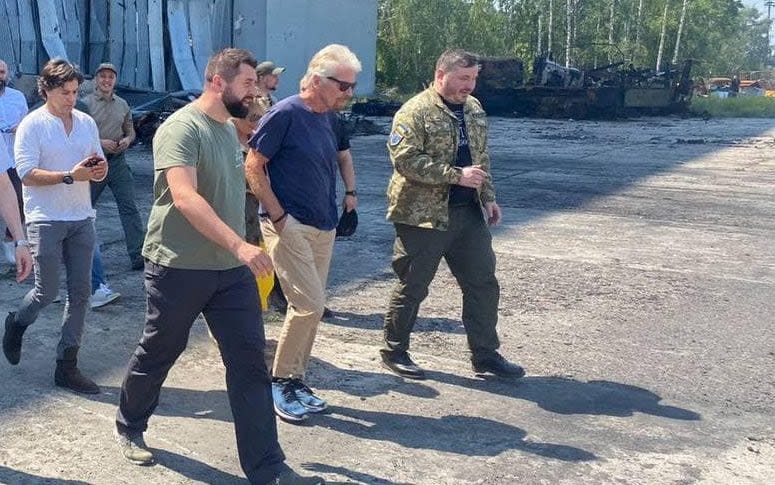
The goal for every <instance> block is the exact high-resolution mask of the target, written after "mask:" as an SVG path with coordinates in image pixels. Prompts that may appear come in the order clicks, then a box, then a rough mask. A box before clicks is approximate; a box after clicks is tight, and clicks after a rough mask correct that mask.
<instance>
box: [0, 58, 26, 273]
mask: <svg viewBox="0 0 775 485" xmlns="http://www.w3.org/2000/svg"><path fill="white" fill-rule="evenodd" d="M9 75H10V73H9V71H8V64H6V62H5V61H3V60H2V59H0V138H2V139H3V141H4V142H5V143H4V144H5V151H6V153H7V154H8V156H7V160H8V163H7V164H2V163H0V170H2V171H5V172H8V178H9V179H10V180H11V183H12V184H13V188H14V191H15V192H16V198H17V200H18V203H19V212H22V211H23V209H22V183H21V180H19V176H18V175H17V174H16V169H15V168H14V166H13V144H14V139H15V135H16V127H17V126H19V123H20V122H21V120H22V118H24V116H25V115H26V114H27V100H26V99H25V98H24V95H23V94H22V93H21V91H18V90H16V89H14V88H12V87H10V86H8V77H9ZM22 225H24V214H23V213H22ZM3 250H4V252H5V259H6V260H7V261H8V262H9V263H13V262H14V261H15V251H16V250H15V247H14V239H13V236H12V234H11V231H10V228H8V229H6V233H5V243H4V245H3Z"/></svg>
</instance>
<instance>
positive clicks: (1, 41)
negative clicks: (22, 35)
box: [0, 4, 16, 68]
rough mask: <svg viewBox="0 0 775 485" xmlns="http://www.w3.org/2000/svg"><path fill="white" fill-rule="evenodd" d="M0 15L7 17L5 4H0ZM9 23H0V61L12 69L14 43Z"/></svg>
mask: <svg viewBox="0 0 775 485" xmlns="http://www.w3.org/2000/svg"><path fill="white" fill-rule="evenodd" d="M0 14H2V15H3V16H6V17H7V15H8V14H7V13H6V5H5V4H0ZM10 23H11V22H0V59H3V60H4V61H5V63H6V64H8V66H9V68H13V67H14V66H15V65H16V52H14V48H13V44H14V42H13V34H12V33H11V27H10ZM6 24H8V25H6Z"/></svg>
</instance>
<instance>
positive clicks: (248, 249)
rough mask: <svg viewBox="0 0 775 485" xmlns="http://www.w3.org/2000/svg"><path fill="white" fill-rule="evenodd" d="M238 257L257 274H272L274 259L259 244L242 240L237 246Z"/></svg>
mask: <svg viewBox="0 0 775 485" xmlns="http://www.w3.org/2000/svg"><path fill="white" fill-rule="evenodd" d="M236 256H237V259H239V260H240V262H241V263H243V264H244V265H245V266H247V267H248V268H249V269H250V271H252V272H253V274H254V275H256V276H269V275H271V274H272V271H273V268H272V260H271V259H269V255H267V254H266V251H264V250H263V249H261V248H260V247H258V246H254V245H252V244H249V243H247V242H244V241H243V242H242V243H241V244H240V245H239V246H238V247H237V254H236Z"/></svg>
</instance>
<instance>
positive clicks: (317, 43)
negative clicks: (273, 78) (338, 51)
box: [256, 0, 377, 98]
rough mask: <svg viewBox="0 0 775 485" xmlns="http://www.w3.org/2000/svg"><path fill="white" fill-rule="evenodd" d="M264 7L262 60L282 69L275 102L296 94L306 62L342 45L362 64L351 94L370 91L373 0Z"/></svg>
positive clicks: (275, 2) (312, 0)
mask: <svg viewBox="0 0 775 485" xmlns="http://www.w3.org/2000/svg"><path fill="white" fill-rule="evenodd" d="M265 3H266V19H267V22H266V44H265V46H266V50H265V57H266V59H269V60H272V61H274V62H275V63H276V64H277V65H279V66H284V67H286V71H285V73H283V75H282V78H281V80H280V87H279V88H278V90H277V93H276V95H277V97H278V98H283V97H285V96H288V95H291V94H295V93H297V92H298V90H299V80H300V79H301V77H302V76H303V75H304V73H305V72H306V70H307V63H308V62H309V60H310V58H311V57H312V56H313V55H314V54H315V52H317V51H318V50H320V48H322V47H324V46H326V45H328V44H331V43H338V44H344V45H346V46H347V47H349V48H350V49H351V50H352V51H353V52H355V55H357V56H358V59H359V60H360V61H361V63H362V64H363V72H362V73H361V75H360V76H359V77H358V87H357V88H356V90H355V94H356V95H367V94H371V93H373V92H374V81H375V73H376V61H377V0H265ZM256 55H259V53H258V52H256Z"/></svg>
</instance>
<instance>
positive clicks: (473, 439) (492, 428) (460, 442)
mask: <svg viewBox="0 0 775 485" xmlns="http://www.w3.org/2000/svg"><path fill="white" fill-rule="evenodd" d="M329 409H330V413H329V414H324V415H320V416H318V417H317V419H315V422H314V423H313V424H316V425H318V426H322V427H325V428H329V429H333V430H334V431H338V432H340V433H344V434H348V435H351V436H354V437H356V438H360V439H364V440H372V441H390V442H393V443H396V444H398V445H400V446H403V447H406V448H414V449H421V450H436V451H442V452H445V453H455V454H459V455H464V456H497V455H500V454H501V453H503V452H505V451H509V450H517V451H524V452H527V453H533V454H536V455H540V456H544V457H547V458H553V459H556V460H562V461H590V460H595V459H596V458H597V457H596V456H595V455H594V454H593V453H590V452H588V451H586V450H582V449H580V448H575V447H573V446H567V445H559V444H554V443H541V442H534V441H529V440H526V439H525V436H526V435H527V433H526V432H525V431H524V430H523V429H521V428H517V427H516V426H511V425H509V424H505V423H501V422H499V421H494V420H492V419H487V418H482V417H478V416H462V415H454V414H453V415H447V416H442V417H440V418H436V417H427V416H415V415H411V414H397V413H388V412H381V411H365V410H358V409H351V408H345V407H341V406H332V407H331V408H329ZM415 429H421V430H423V432H422V433H413V432H412V431H411V430H415Z"/></svg>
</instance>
